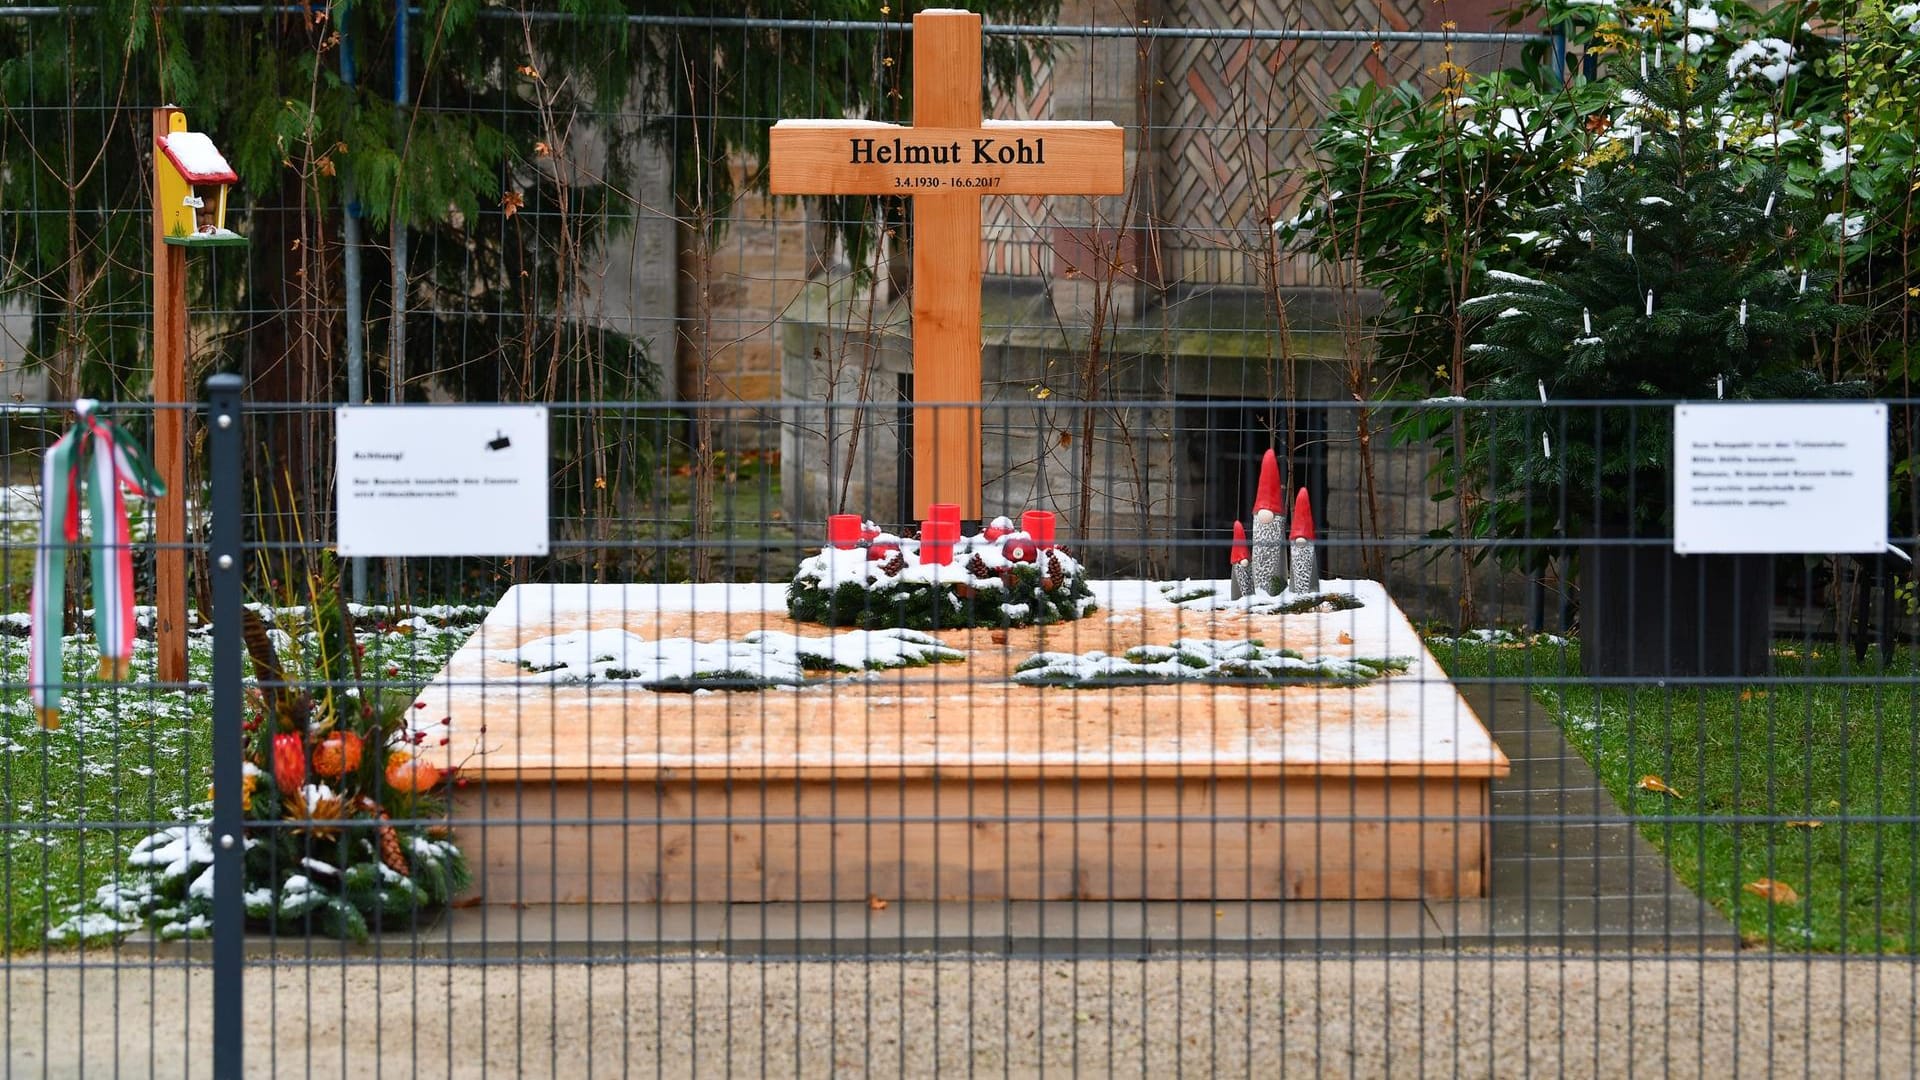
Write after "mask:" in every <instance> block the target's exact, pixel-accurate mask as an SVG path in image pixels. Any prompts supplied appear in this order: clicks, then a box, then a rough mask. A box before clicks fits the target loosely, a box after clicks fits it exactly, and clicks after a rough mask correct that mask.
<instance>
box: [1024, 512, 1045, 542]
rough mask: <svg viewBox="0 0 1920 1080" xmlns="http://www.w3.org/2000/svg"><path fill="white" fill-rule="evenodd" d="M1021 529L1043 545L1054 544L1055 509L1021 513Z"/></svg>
mask: <svg viewBox="0 0 1920 1080" xmlns="http://www.w3.org/2000/svg"><path fill="white" fill-rule="evenodd" d="M1020 529H1021V531H1023V532H1025V533H1026V534H1027V535H1028V536H1031V537H1033V542H1034V543H1036V544H1039V545H1040V546H1041V547H1043V548H1044V547H1052V546H1053V511H1051V510H1029V511H1027V512H1026V513H1024V514H1021V515H1020Z"/></svg>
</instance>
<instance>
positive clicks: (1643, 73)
mask: <svg viewBox="0 0 1920 1080" xmlns="http://www.w3.org/2000/svg"><path fill="white" fill-rule="evenodd" d="M1640 77H1641V78H1643V79H1644V78H1646V77H1647V54H1646V53H1644V52H1643V53H1641V54H1640Z"/></svg>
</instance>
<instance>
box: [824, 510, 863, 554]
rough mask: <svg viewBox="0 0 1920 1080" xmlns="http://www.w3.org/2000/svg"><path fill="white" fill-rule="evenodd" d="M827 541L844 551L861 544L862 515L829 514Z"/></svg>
mask: <svg viewBox="0 0 1920 1080" xmlns="http://www.w3.org/2000/svg"><path fill="white" fill-rule="evenodd" d="M827 543H829V544H832V545H833V546H834V547H837V548H840V549H841V550H843V551H848V550H852V549H853V548H857V547H859V546H860V515H859V514H829V515H827Z"/></svg>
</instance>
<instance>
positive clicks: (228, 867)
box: [207, 374, 246, 1078]
mask: <svg viewBox="0 0 1920 1080" xmlns="http://www.w3.org/2000/svg"><path fill="white" fill-rule="evenodd" d="M243 385H244V383H243V382H242V381H241V378H240V376H238V375H232V374H221V375H215V376H214V377H213V378H211V379H208V380H207V398H208V400H207V412H208V416H207V441H208V444H209V450H210V454H209V456H210V457H211V458H212V466H213V483H212V488H213V490H212V493H211V495H212V498H211V502H212V504H213V505H212V511H213V545H212V550H210V551H208V552H207V564H208V567H209V569H210V571H211V573H212V575H213V835H214V850H213V866H214V871H213V1075H215V1076H217V1077H222V1078H225V1077H237V1076H239V1075H240V1074H241V1069H242V1062H241V1041H240V1037H241V1023H242V1021H241V1002H242V1001H243V1000H244V995H243V994H242V991H241V980H242V978H243V976H244V972H243V970H242V966H241V959H242V956H241V945H242V942H243V939H244V937H245V934H246V908H245V906H244V905H243V903H242V901H241V894H242V893H243V892H244V891H245V889H246V879H245V868H244V865H243V860H244V856H245V854H246V843H245V841H244V839H243V837H244V835H245V834H244V832H243V825H242V819H243V816H244V814H245V809H244V807H243V806H242V805H241V800H240V796H241V776H240V774H241V758H242V755H243V749H244V748H243V745H242V740H243V739H244V738H245V736H244V734H243V733H242V730H241V712H242V709H241V692H242V687H241V684H240V679H241V674H240V605H241V602H242V594H241V589H240V582H241V572H242V564H241V552H240V544H241V530H240V507H241V492H240V479H241V475H240V474H241V460H242V455H241V452H240V409H241V405H240V390H241V387H242V386H243Z"/></svg>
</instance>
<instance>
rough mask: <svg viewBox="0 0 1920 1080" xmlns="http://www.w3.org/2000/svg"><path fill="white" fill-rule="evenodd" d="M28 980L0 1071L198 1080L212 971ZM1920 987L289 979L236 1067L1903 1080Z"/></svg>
mask: <svg viewBox="0 0 1920 1080" xmlns="http://www.w3.org/2000/svg"><path fill="white" fill-rule="evenodd" d="M55 959H56V960H59V959H60V958H59V957H56V958H55ZM36 961H37V958H27V959H17V960H16V961H15V962H14V963H13V964H11V965H10V966H9V967H8V968H7V970H6V974H5V977H4V978H5V982H4V984H3V985H0V992H3V993H4V994H5V996H6V1012H5V1016H6V1023H7V1025H8V1026H7V1029H6V1031H5V1032H4V1037H5V1041H6V1047H7V1051H8V1055H9V1059H10V1060H9V1064H10V1066H11V1068H10V1070H9V1075H11V1076H33V1075H42V1074H47V1075H55V1076H71V1075H79V1074H80V1073H81V1072H82V1070H83V1069H84V1072H85V1073H86V1074H87V1075H89V1076H94V1075H99V1076H110V1075H116V1074H117V1075H129V1076H145V1075H149V1074H152V1075H157V1076H178V1075H199V1076H205V1075H210V1070H211V1064H210V1047H209V1043H208V1040H209V1037H210V1033H211V1021H210V1018H209V995H210V992H211V988H212V982H211V980H210V978H209V977H208V975H207V973H206V971H205V970H204V969H198V970H186V969H182V968H177V967H176V968H171V969H162V970H158V971H150V970H148V969H146V968H143V967H131V966H129V967H120V968H114V967H112V966H109V965H102V966H94V965H93V964H91V963H90V964H88V965H87V966H86V967H85V968H84V969H76V968H72V967H58V968H51V969H47V968H42V967H40V966H37V963H36ZM1917 983H1920V968H1917V967H1916V966H1915V965H1914V964H1913V963H1911V962H1908V961H1904V960H1888V961H1884V962H1875V961H1873V960H1855V961H1848V962H1845V963H1841V962H1837V961H1834V960H1831V959H1817V960H1813V961H1807V960H1805V959H1800V958H1784V957H1782V958H1767V957H1760V956H1753V955H1749V956H1747V957H1745V958H1742V959H1740V960H1733V959H1727V958H1718V959H1706V960H1700V959H1691V960H1687V959H1673V960H1668V959H1633V960H1615V959H1581V958H1573V959H1566V958H1558V957H1538V958H1536V957H1525V956H1514V955H1512V954H1504V955H1500V956H1470V955H1469V956H1462V955H1455V954H1447V955H1445V956H1431V957H1424V958H1423V957H1412V958H1405V959H1394V960H1384V959H1378V958H1346V957H1330V958H1325V959H1313V958H1306V957H1303V958H1300V959H1286V960H1280V959H1260V960H1253V961H1247V960H1244V959H1226V958H1222V959H1219V960H1210V959H1204V958H1202V959H1163V960H1151V961H1146V962H1139V961H1132V960H1128V961H1111V962H1109V961H1103V960H1079V961H1064V960H1063V961H1047V960H1005V959H991V960H989V959H977V958H969V957H953V958H941V959H938V960H935V959H931V958H927V959H910V960H904V961H899V960H886V961H879V962H875V963H872V964H863V963H860V962H857V961H842V962H839V963H832V964H830V963H827V962H824V961H822V962H814V963H803V964H795V963H787V962H778V963H776V962H764V963H763V962H752V961H724V960H711V961H699V960H687V959H684V958H675V959H672V960H663V961H645V962H639V963H633V964H627V965H597V966H593V967H587V966H583V965H578V964H555V965H549V964H544V963H542V964H528V965H526V966H523V967H518V968H515V967H503V966H492V967H482V966H457V967H449V966H448V965H446V964H444V963H442V964H434V965H431V966H421V967H418V968H412V967H408V966H406V965H404V964H396V963H387V964H384V965H375V964H372V963H349V964H346V965H339V964H332V965H321V966H313V967H308V966H306V965H305V964H304V963H302V962H301V961H298V960H294V961H288V962H285V963H283V964H281V965H278V966H274V967H264V966H263V967H258V968H255V969H253V970H251V971H250V972H249V975H248V982H247V1002H246V1008H247V1021H248V1023H247V1051H248V1059H247V1064H248V1066H249V1069H248V1072H249V1075H255V1076H265V1075H299V1076H305V1075H314V1076H336V1075H353V1076H372V1075H376V1074H378V1075H382V1076H408V1075H414V1074H416V1073H418V1074H421V1075H428V1076H455V1077H465V1076H501V1077H514V1076H531V1077H546V1076H555V1077H582V1076H609V1075H618V1074H620V1073H622V1072H632V1073H635V1074H644V1075H653V1074H665V1075H674V1076H683V1075H699V1076H716V1075H723V1074H729V1073H737V1074H754V1075H772V1076H786V1075H806V1076H823V1075H827V1074H828V1073H836V1074H840V1075H859V1074H863V1073H881V1074H887V1075H901V1074H906V1075H917V1076H924V1075H932V1074H934V1073H935V1072H939V1073H941V1074H943V1075H956V1074H964V1073H965V1072H966V1071H967V1070H968V1069H969V1068H971V1069H973V1070H977V1071H979V1072H982V1073H991V1074H995V1075H999V1074H1006V1073H1011V1074H1015V1075H1025V1074H1031V1073H1035V1072H1040V1071H1055V1070H1058V1071H1061V1072H1063V1073H1065V1072H1069V1071H1073V1072H1080V1073H1085V1074H1088V1075H1100V1074H1118V1075H1151V1076H1169V1075H1179V1074H1196V1075H1198V1074H1205V1073H1213V1072H1219V1073H1222V1074H1229V1075H1239V1074H1247V1073H1250V1072H1254V1073H1259V1074H1262V1075H1276V1074H1277V1073H1279V1072H1285V1073H1287V1074H1300V1075H1314V1076H1319V1075H1349V1074H1354V1075H1363V1076H1382V1075H1389V1074H1391V1075H1394V1076H1401V1075H1454V1074H1457V1073H1465V1074H1472V1075H1487V1074H1493V1075H1501V1076H1517V1075H1524V1074H1530V1073H1537V1074H1546V1075H1554V1076H1560V1075H1566V1076H1615V1075H1625V1074H1627V1073H1634V1074H1641V1075H1650V1076H1651V1075H1672V1076H1700V1075H1712V1076H1727V1075H1734V1074H1749V1073H1760V1072H1762V1071H1765V1072H1769V1073H1779V1074H1791V1075H1804V1074H1813V1075H1820V1076H1842V1075H1872V1074H1875V1073H1879V1074H1883V1075H1884V1074H1897V1075H1909V1074H1911V1073H1912V1072H1913V1070H1914V1061H1915V1052H1916V1042H1915V1039H1916V1021H1915V1016H1914V1010H1915V998H1916V993H1915V991H1916V984H1917ZM116 1002H117V1005H118V1008H117V1010H116ZM376 1033H377V1036H378V1038H377V1041H376ZM450 1033H451V1035H450Z"/></svg>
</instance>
